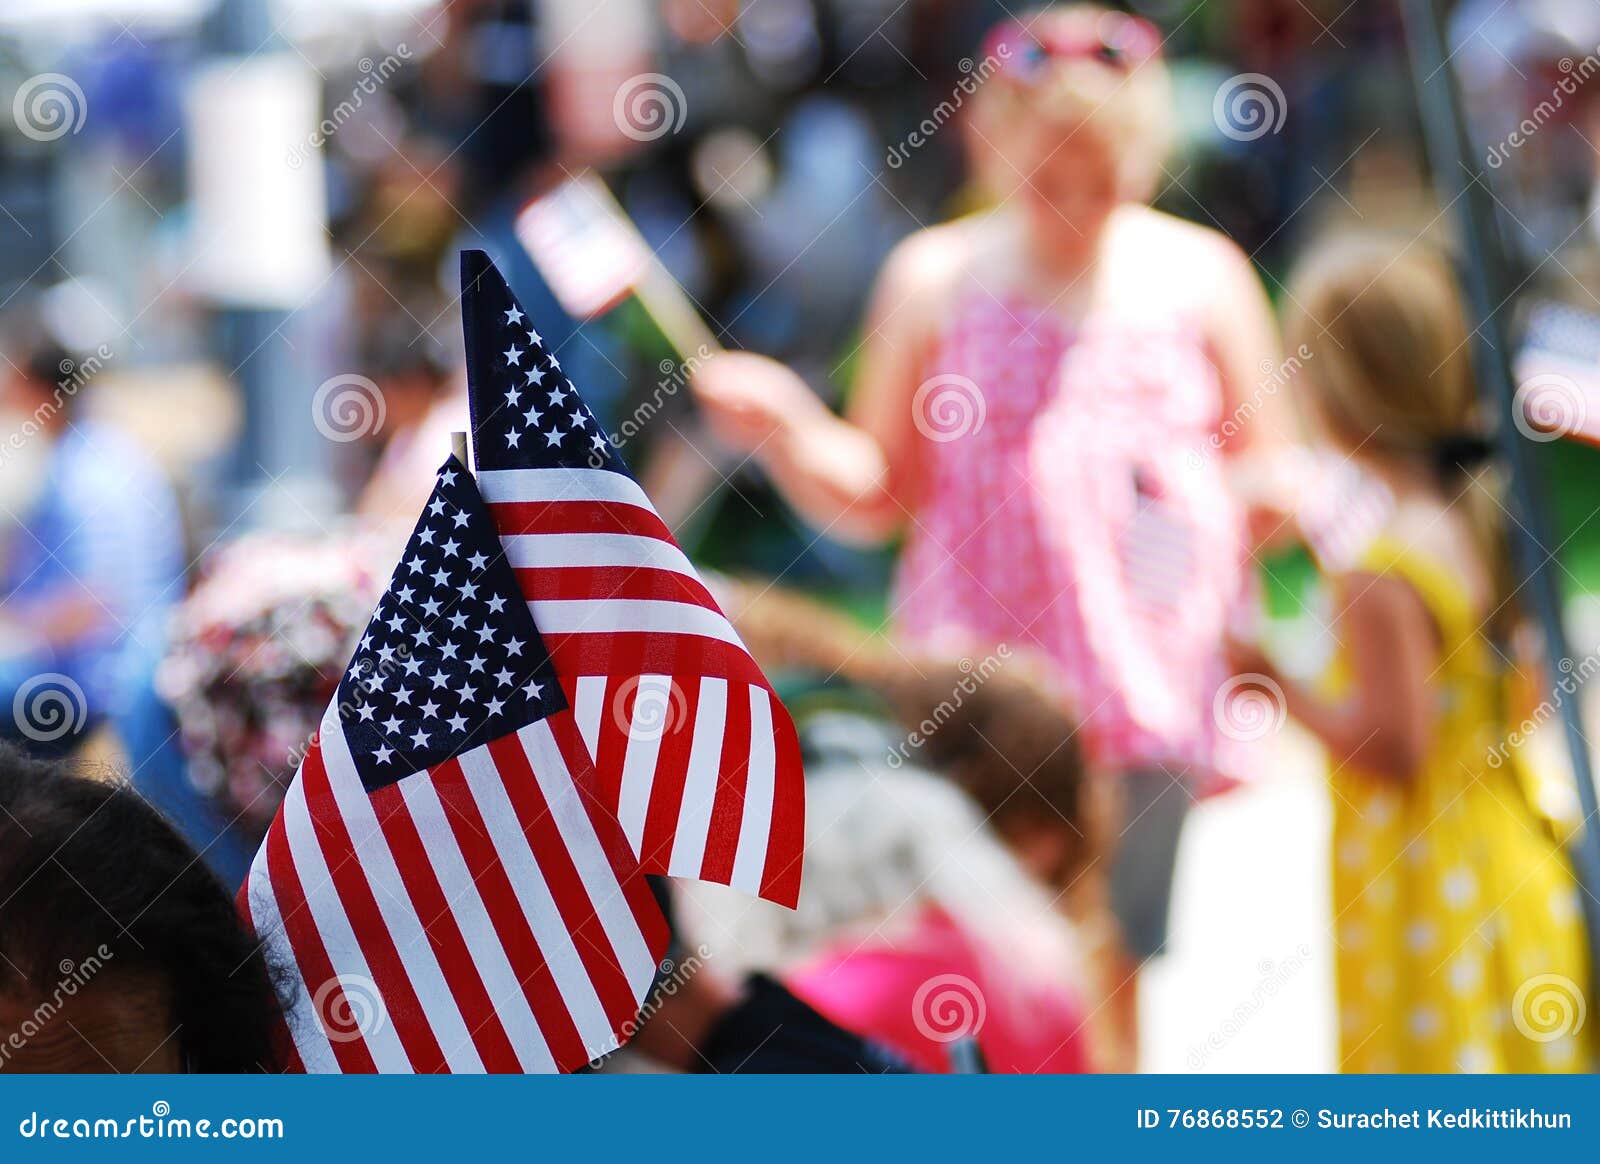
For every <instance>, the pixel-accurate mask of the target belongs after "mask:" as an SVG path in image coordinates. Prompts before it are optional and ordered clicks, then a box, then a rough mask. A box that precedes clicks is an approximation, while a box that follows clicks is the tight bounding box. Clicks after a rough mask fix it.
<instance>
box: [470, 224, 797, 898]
mask: <svg viewBox="0 0 1600 1164" xmlns="http://www.w3.org/2000/svg"><path fill="white" fill-rule="evenodd" d="M461 273H462V311H463V315H464V326H465V332H466V344H467V384H468V388H469V394H470V399H471V408H472V431H473V447H474V451H475V455H476V457H477V469H478V481H479V485H480V487H481V488H482V490H483V495H484V497H485V498H486V499H487V500H488V502H489V508H490V510H491V512H492V513H493V514H494V519H495V523H496V524H497V525H498V526H499V529H500V537H501V542H502V544H503V545H504V546H505V550H506V557H507V558H508V559H509V560H510V562H511V565H512V566H513V567H515V569H516V575H517V582H518V584H519V585H520V586H521V588H522V593H523V594H524V595H525V596H526V597H527V599H528V603H529V606H530V607H531V608H532V610H533V618H534V622H535V623H537V624H538V627H539V630H540V632H541V633H542V634H543V635H544V636H545V640H546V641H547V642H548V643H549V644H550V653H551V657H552V658H553V659H554V661H555V668H556V674H557V675H558V676H559V677H560V680H561V684H562V687H563V688H564V689H565V691H566V693H567V697H568V699H570V700H571V702H572V706H573V710H574V713H575V715H576V716H577V720H578V727H579V730H580V731H581V732H582V733H583V738H584V739H585V741H586V742H587V743H588V744H589V747H590V750H591V753H592V754H593V756H594V759H595V766H596V768H597V769H598V770H599V774H600V782H601V787H602V789H603V794H604V796H605V799H606V803H607V805H608V806H609V807H611V808H612V809H613V810H614V811H615V813H616V816H617V819H618V821H619V822H620V823H621V825H622V827H623V829H624V831H625V832H626V834H627V836H628V839H629V841H630V842H631V843H632V845H633V848H634V852H636V853H637V854H638V855H639V860H640V863H641V864H642V865H643V867H644V869H645V871H646V872H647V873H668V874H672V875H675V876H680V877H691V878H698V879H701V880H705V881H715V882H719V883H722V884H727V885H733V886H735V887H737V888H740V889H744V890H746V891H747V892H750V893H754V894H759V895H760V896H762V897H765V898H768V899H770V900H772V901H776V902H779V903H781V904H784V905H793V904H794V903H795V901H796V900H797V898H798V897H799V892H800V858H801V850H802V846H803V833H804V815H805V808H804V789H803V785H802V776H801V766H800V748H799V743H798V740H797V738H796V736H795V730H794V724H793V723H792V722H791V721H790V719H789V715H788V713H787V712H786V711H785V710H784V708H783V705H782V704H781V703H779V701H778V698H777V696H776V695H775V694H774V693H773V691H772V687H771V685H770V684H768V682H767V680H766V677H765V676H763V675H762V673H761V669H760V667H758V666H757V665H756V662H755V660H754V659H752V658H751V657H750V653H749V651H747V650H746V649H745V646H744V644H743V643H742V642H741V641H740V639H739V636H738V634H737V633H736V632H735V631H734V629H733V627H732V625H731V624H730V623H729V622H728V620H727V618H726V617H725V616H724V615H723V613H722V610H721V609H720V608H719V607H718V605H717V602H716V600H715V599H714V598H713V597H712V596H711V594H710V592H709V591H707V589H706V587H705V585H704V583H702V582H701V580H700V577H699V575H698V574H696V573H695V569H694V567H693V566H692V565H691V564H690V563H689V560H688V558H687V557H685V555H684V553H683V551H682V550H680V549H679V548H678V545H677V543H676V542H674V541H673V538H672V534H671V533H670V532H668V530H667V527H666V525H665V524H664V523H663V522H662V520H661V518H660V517H659V516H658V515H657V514H656V511H655V509H654V508H653V507H652V506H651V504H650V501H649V499H648V498H647V497H646V496H645V494H644V491H643V490H641V489H640V488H639V486H638V484H637V483H636V482H635V481H634V479H633V478H632V477H631V476H630V475H629V474H628V470H627V467H626V466H625V465H624V464H623V463H622V459H621V458H620V457H619V456H618V455H617V453H616V450H615V449H614V448H613V447H612V445H611V442H610V441H609V440H608V439H607V437H606V434H605V433H604V432H602V431H601V429H600V426H599V425H598V423H597V422H596V421H595V419H594V417H593V416H592V415H591V414H590V413H589V410H588V409H587V408H586V407H585V406H584V404H583V401H582V400H581V399H579V397H578V394H577V392H576V391H575V390H574V389H573V386H572V384H571V382H570V381H569V380H568V379H567V378H566V376H565V375H564V374H563V373H562V371H561V365H560V362H559V361H558V360H557V359H556V358H555V357H554V356H553V355H551V354H550V353H549V352H548V351H547V350H546V349H545V347H544V345H543V343H542V342H541V340H540V337H539V335H538V334H537V333H536V332H535V331H534V329H533V327H532V326H531V325H530V323H529V321H528V319H527V317H526V316H525V315H524V314H523V312H522V308H521V307H520V305H519V304H518V303H517V301H516V300H515V298H513V296H512V294H511V291H510V288H508V287H507V286H506V283H505V280H504V279H503V278H502V277H501V275H500V272H499V271H497V270H496V269H495V268H494V265H493V264H492V263H491V262H490V261H489V258H488V256H486V255H485V254H484V253H483V252H481V251H466V252H464V253H463V254H462V264H461Z"/></svg>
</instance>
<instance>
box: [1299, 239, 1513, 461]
mask: <svg viewBox="0 0 1600 1164" xmlns="http://www.w3.org/2000/svg"><path fill="white" fill-rule="evenodd" d="M1287 332H1288V342H1289V345H1290V347H1291V348H1293V349H1294V350H1299V349H1300V345H1302V344H1303V345H1304V346H1305V349H1306V350H1307V351H1309V352H1310V353H1311V357H1310V359H1308V360H1306V362H1305V369H1304V376H1305V382H1306V383H1307V385H1308V387H1309V388H1310V392H1311V400H1310V403H1311V405H1312V412H1313V415H1314V418H1315V420H1316V421H1317V422H1318V425H1319V427H1320V428H1321V429H1322V431H1323V432H1324V433H1325V435H1326V436H1327V437H1328V438H1329V439H1330V440H1331V441H1333V442H1334V443H1336V444H1338V445H1340V446H1341V447H1343V448H1345V449H1348V450H1352V451H1354V450H1359V454H1358V455H1360V456H1363V457H1369V458H1370V457H1385V456H1388V457H1401V458H1406V457H1423V458H1428V457H1433V456H1435V455H1436V454H1437V453H1438V452H1439V450H1440V448H1441V446H1444V445H1448V444H1450V443H1451V442H1453V441H1455V440H1456V439H1457V438H1461V437H1465V436H1469V435H1471V434H1476V433H1478V432H1479V431H1480V430H1481V427H1482V426H1481V422H1480V415H1479V409H1478V396H1477V391H1476V387H1475V384H1474V381H1473V376H1472V363H1471V350H1470V347H1469V345H1468V342H1467V339H1468V336H1467V323H1466V314H1465V312H1464V310H1463V309H1462V305H1461V296H1460V292H1459V291H1458V290H1457V288H1456V281H1455V278H1454V276H1453V274H1452V273H1451V271H1450V267H1449V265H1448V264H1447V263H1446V262H1445V260H1444V258H1443V257H1442V256H1440V255H1439V254H1438V253H1437V252H1435V251H1433V250H1431V249H1430V248H1428V247H1427V245H1426V244H1422V243H1407V242H1397V241H1394V240H1389V239H1385V238H1381V237H1376V236H1344V237H1340V238H1337V239H1335V240H1332V241H1330V242H1328V243H1325V244H1323V245H1322V246H1320V247H1318V248H1316V249H1315V250H1314V251H1313V253H1312V254H1311V255H1310V256H1308V257H1307V258H1306V259H1304V260H1303V261H1302V262H1301V264H1300V266H1299V268H1298V270H1297V271H1296V273H1295V276H1294V278H1293V279H1292V280H1291V284H1290V288H1289V316H1288V320H1287Z"/></svg>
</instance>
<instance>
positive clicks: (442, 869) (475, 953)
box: [396, 778, 555, 1072]
mask: <svg viewBox="0 0 1600 1164" xmlns="http://www.w3.org/2000/svg"><path fill="white" fill-rule="evenodd" d="M396 787H397V788H399V789H400V795H401V796H402V797H404V798H405V802H406V808H408V809H409V810H410V811H411V819H412V820H413V821H414V822H415V823H416V826H417V834H418V835H419V836H420V837H421V838H422V847H423V848H424V849H425V850H427V853H428V863H429V864H431V865H432V866H433V871H434V874H435V876H437V877H438V878H439V887H440V889H442V890H443V891H444V896H445V900H446V901H447V902H448V903H449V906H450V912H451V913H452V914H454V915H455V918H456V924H457V925H458V926H459V927H460V930H461V937H462V939H463V940H464V941H465V943H466V947H467V952H468V953H469V954H470V955H471V956H472V969H473V971H474V972H475V973H476V974H477V975H478V976H479V978H480V979H481V980H482V982H483V988H484V990H486V991H487V992H488V994H489V1002H490V1003H491V1004H492V1005H493V1007H494V1011H495V1014H496V1015H497V1016H498V1017H499V1019H500V1021H501V1023H502V1024H503V1025H504V1026H505V1031H506V1035H507V1036H508V1037H509V1038H510V1040H511V1046H512V1047H513V1049H515V1051H516V1052H517V1061H518V1063H520V1064H521V1065H522V1069H523V1070H524V1071H546V1072H548V1071H553V1070H554V1069H555V1065H554V1063H553V1062H552V1061H551V1059H550V1053H549V1052H548V1051H547V1050H545V1048H544V1034H543V1032H541V1031H540V1030H539V1023H538V1020H537V1019H535V1018H534V1015H533V1008H532V1007H530V1006H529V1005H528V999H527V996H526V995H525V994H524V993H523V991H522V983H521V981H520V980H519V979H518V978H517V972H516V970H515V969H514V968H513V967H512V965H511V960H510V959H509V958H507V957H506V949H505V945H504V943H503V942H502V941H501V939H500V934H499V932H498V930H496V928H495V924H494V922H493V921H492V920H491V919H490V917H489V910H488V908H487V907H486V906H485V905H484V904H483V898H482V896H481V895H480V894H479V893H478V885H477V882H476V881H474V880H473V877H472V870H470V869H469V868H467V862H466V858H464V857H463V856H462V855H461V846H460V844H459V843H458V842H457V841H456V836H455V831H454V830H453V829H452V828H451V827H450V821H449V819H448V818H447V817H446V816H445V811H444V805H443V804H441V803H440V801H439V791H438V789H437V788H435V787H434V784H433V781H432V780H431V779H427V778H423V779H418V780H402V781H400V783H399V784H398V785H396ZM469 827H476V826H470V825H469ZM447 1050H448V1049H447Z"/></svg>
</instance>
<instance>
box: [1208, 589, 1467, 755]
mask: <svg viewBox="0 0 1600 1164" xmlns="http://www.w3.org/2000/svg"><path fill="white" fill-rule="evenodd" d="M1336 585H1337V588H1338V591H1339V614H1338V621H1337V623H1336V624H1335V625H1336V629H1337V632H1338V634H1339V637H1340V640H1341V641H1342V642H1343V644H1344V646H1345V647H1346V648H1347V651H1348V658H1349V661H1350V665H1351V670H1352V672H1353V674H1352V676H1351V684H1350V694H1349V695H1348V696H1347V697H1346V698H1345V699H1343V700H1341V701H1339V702H1337V703H1333V702H1329V701H1327V700H1326V699H1324V698H1323V697H1322V696H1320V695H1318V694H1316V693H1315V692H1313V691H1311V690H1310V689H1309V688H1308V687H1306V686H1305V685H1304V684H1302V683H1300V682H1298V681H1296V680H1293V679H1289V678H1287V677H1285V676H1284V675H1283V674H1282V673H1281V672H1280V671H1278V669H1277V668H1276V666H1275V665H1274V664H1272V663H1271V662H1270V661H1268V660H1267V659H1266V658H1265V656H1263V655H1262V654H1261V653H1260V652H1259V651H1258V650H1255V649H1254V648H1252V647H1249V646H1238V645H1236V646H1235V647H1234V649H1233V651H1232V662H1233V665H1234V666H1235V668H1237V669H1238V670H1240V671H1256V672H1259V673H1262V674H1264V675H1266V676H1267V677H1269V678H1271V679H1272V680H1273V681H1274V682H1276V683H1277V684H1278V685H1279V686H1280V687H1281V688H1282V689H1283V694H1284V701H1285V702H1286V704H1287V705H1288V707H1287V710H1288V713H1289V714H1290V715H1292V716H1294V717H1295V719H1297V720H1299V721H1300V722H1301V723H1303V724H1305V725H1306V727H1307V728H1309V729H1310V730H1311V731H1312V732H1313V733H1314V734H1315V735H1316V736H1318V737H1319V738H1320V739H1321V740H1322V742H1323V743H1324V744H1325V745H1326V746H1327V749H1328V751H1329V753H1330V754H1331V755H1332V758H1333V761H1334V763H1335V764H1336V765H1343V764H1346V763H1349V764H1355V765H1357V766H1358V767H1361V768H1364V769H1366V770H1368V771H1371V772H1375V773H1377V774H1379V775H1382V776H1386V777H1389V778H1391V779H1394V780H1406V779H1409V778H1410V777H1411V776H1412V775H1413V774H1414V773H1415V772H1416V771H1417V770H1418V769H1419V768H1420V767H1421V766H1422V764H1423V762H1424V761H1425V760H1426V758H1427V756H1428V753H1429V751H1430V749H1431V748H1432V745H1433V733H1434V729H1435V723H1434V699H1433V689H1432V686H1431V684H1432V680H1433V675H1434V671H1435V669H1436V667H1437V664H1438V655H1439V640H1438V633H1437V631H1436V630H1435V628H1434V624H1433V620H1432V619H1431V618H1430V617H1429V615H1428V612H1427V608H1426V607H1425V606H1423V603H1422V599H1421V598H1420V597H1418V595H1417V593H1416V591H1415V590H1413V589H1412V588H1411V587H1410V585H1408V584H1407V583H1405V582H1404V581H1401V580H1400V579H1398V578H1393V577H1387V576H1381V575H1374V574H1351V575H1346V576H1342V577H1341V578H1339V579H1338V580H1337V583H1336Z"/></svg>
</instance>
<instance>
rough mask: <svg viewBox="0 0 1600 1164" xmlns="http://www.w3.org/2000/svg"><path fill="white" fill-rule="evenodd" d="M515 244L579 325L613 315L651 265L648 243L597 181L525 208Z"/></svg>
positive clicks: (571, 183)
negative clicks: (582, 321)
mask: <svg viewBox="0 0 1600 1164" xmlns="http://www.w3.org/2000/svg"><path fill="white" fill-rule="evenodd" d="M517 240H518V241H519V242H521V243H522V245H523V247H524V249H526V250H527V252H528V254H529V255H530V256H531V257H532V258H533V261H534V263H535V264H536V265H537V266H538V268H539V273H540V274H541V275H543V276H544V280H545V282H546V283H548V284H549V285H550V290H551V291H552V292H554V293H555V296H556V298H557V299H558V300H560V301H561V307H562V309H563V310H564V311H566V313H567V314H568V315H571V316H573V317H574V318H576V319H589V318H591V317H593V316H596V315H602V314H604V313H605V312H607V311H609V310H611V309H612V308H613V307H615V306H616V305H617V304H618V303H620V302H621V301H622V300H623V299H626V298H627V297H628V296H629V295H630V294H632V292H633V288H634V286H635V285H636V284H637V283H638V282H639V280H640V279H641V278H642V277H643V276H644V273H645V270H646V268H647V267H648V266H649V265H650V258H651V256H650V249H649V247H647V246H646V245H645V242H644V239H643V238H641V237H640V236H639V233H638V231H636V230H635V229H634V227H633V224H632V223H631V222H629V221H628V220H627V219H626V218H624V217H623V216H622V212H621V210H620V208H619V207H618V206H617V205H616V202H615V201H614V200H613V199H612V197H611V195H610V193H609V192H608V191H607V190H606V188H605V186H604V185H603V184H602V183H601V182H600V180H599V179H598V178H596V177H594V176H593V175H581V176H578V177H575V178H569V179H567V180H566V181H564V182H560V183H558V184H557V185H555V186H553V187H552V188H551V189H550V190H549V191H547V192H546V193H545V194H543V195H541V196H540V197H538V198H535V199H534V200H533V201H532V202H530V203H528V204H527V205H526V206H525V207H523V208H522V211H521V213H520V214H518V215H517Z"/></svg>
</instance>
